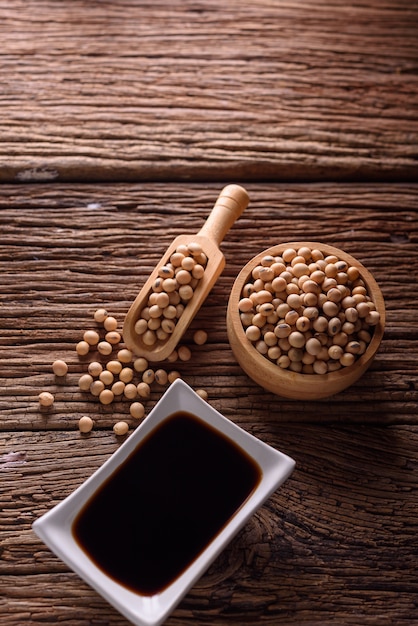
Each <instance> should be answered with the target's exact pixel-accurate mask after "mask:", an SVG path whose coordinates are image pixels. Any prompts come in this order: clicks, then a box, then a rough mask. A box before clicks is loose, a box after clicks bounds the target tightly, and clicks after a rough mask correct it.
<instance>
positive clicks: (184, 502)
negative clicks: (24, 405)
mask: <svg viewBox="0 0 418 626" xmlns="http://www.w3.org/2000/svg"><path fill="white" fill-rule="evenodd" d="M260 478H261V469H260V467H259V466H258V465H257V464H256V463H255V462H254V461H253V460H252V459H251V458H250V457H249V456H248V455H247V454H246V453H245V452H244V451H243V450H242V449H241V448H240V447H238V446H237V445H236V444H235V443H234V442H233V441H231V440H230V439H228V438H227V437H224V436H223V435H222V434H220V433H218V432H217V431H215V430H214V429H212V428H211V427H210V426H209V425H207V424H205V423H204V422H202V421H201V420H199V419H198V418H197V417H195V416H194V415H192V414H190V413H187V412H178V413H174V414H173V415H171V416H169V417H168V418H167V419H166V420H165V421H164V422H162V423H161V424H160V425H159V426H158V427H157V428H156V429H154V430H153V431H152V432H151V433H150V434H149V435H148V437H147V438H146V439H144V440H143V441H142V442H141V443H140V444H138V446H137V448H136V449H135V451H134V452H132V453H131V455H130V456H129V457H128V458H127V459H126V461H125V462H124V463H123V464H122V465H121V466H120V467H119V468H118V469H117V470H116V471H115V472H114V473H113V474H112V475H111V476H110V477H109V478H108V480H107V481H106V483H105V484H103V485H102V486H101V487H100V489H99V490H98V491H97V492H96V493H95V494H94V495H93V496H92V497H91V499H90V500H89V502H87V504H86V505H85V506H84V508H83V510H82V511H81V512H80V513H79V515H78V516H77V518H76V519H75V521H74V524H73V535H74V537H75V539H76V541H77V542H78V544H79V545H80V546H81V547H82V548H83V550H84V551H85V552H86V553H88V555H89V556H90V558H92V560H93V561H94V562H95V563H96V565H97V566H98V567H99V568H100V569H101V570H102V571H104V572H105V573H106V574H107V575H108V576H110V577H111V578H113V579H114V580H116V581H117V582H118V583H120V584H122V585H123V586H125V587H127V588H128V589H130V590H132V591H134V592H136V593H139V594H141V595H153V594H155V593H158V592H160V591H162V590H163V589H164V588H166V587H167V586H168V585H169V584H170V583H172V582H173V581H174V580H175V579H176V578H177V577H178V576H179V575H180V574H181V573H182V572H183V571H184V570H185V569H186V568H187V567H188V565H190V563H191V562H192V561H193V560H194V559H195V558H196V557H197V556H198V555H199V554H200V553H201V552H202V551H203V549H204V548H205V547H206V546H207V545H208V543H209V542H210V541H211V540H212V539H213V538H214V537H215V535H216V534H217V533H219V531H220V530H221V529H222V528H223V527H224V526H225V524H226V523H227V522H228V520H229V519H230V518H231V517H232V516H233V514H234V513H235V512H236V510H237V509H238V508H239V507H240V506H241V504H242V503H243V502H244V501H245V500H246V499H247V498H248V496H249V495H250V494H251V493H252V492H253V490H254V489H255V487H256V486H257V484H258V483H259V481H260Z"/></svg>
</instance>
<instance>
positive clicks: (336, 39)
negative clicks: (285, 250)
mask: <svg viewBox="0 0 418 626" xmlns="http://www.w3.org/2000/svg"><path fill="white" fill-rule="evenodd" d="M0 34H1V41H2V46H1V63H0V81H1V85H2V89H1V93H0V112H1V115H0V181H2V182H7V181H9V182H13V181H16V182H27V181H34V182H36V181H52V180H56V181H57V180H60V181H75V182H77V181H87V182H91V181H110V180H113V181H115V180H124V181H129V180H130V181H138V180H160V181H161V180H190V179H191V178H193V179H194V180H216V181H219V180H229V179H230V178H234V179H235V180H239V179H240V180H245V181H248V180H253V181H254V180H265V181H267V180H273V181H279V180H285V181H287V180H321V179H328V180H329V179H333V180H344V179H345V180H347V179H351V180H358V179H363V180H364V179H368V180H382V181H387V180H389V179H396V180H407V179H408V180H415V179H416V178H417V173H418V168H417V150H416V146H417V143H418V108H417V103H418V98H417V94H418V78H417V59H418V46H417V41H418V3H417V2H416V1H411V0H385V2H381V0H368V1H367V2H351V3H349V4H347V2H345V0H333V1H332V2H331V3H330V2H329V1H326V2H325V1H324V0H322V1H321V0H319V1H318V0H315V1H314V0H306V1H305V2H303V3H302V2H300V1H299V0H289V1H288V2H271V1H266V0H258V1H256V2H254V1H252V2H243V1H242V0H239V1H238V0H231V1H230V2H228V4H227V5H225V2H220V1H219V0H217V1H211V2H210V3H205V2H199V3H196V2H195V0H182V1H181V2H179V1H178V0H173V1H171V2H169V3H165V2H160V3H154V2H153V3H150V2H147V1H146V2H138V1H135V2H132V1H130V0H112V1H104V2H90V1H89V2H87V1H86V0H77V1H75V2H71V3H62V2H58V3H57V2H53V1H51V0H44V1H43V2H41V3H40V2H35V1H34V0H25V1H23V0H14V1H13V2H7V1H3V2H1V3H0Z"/></svg>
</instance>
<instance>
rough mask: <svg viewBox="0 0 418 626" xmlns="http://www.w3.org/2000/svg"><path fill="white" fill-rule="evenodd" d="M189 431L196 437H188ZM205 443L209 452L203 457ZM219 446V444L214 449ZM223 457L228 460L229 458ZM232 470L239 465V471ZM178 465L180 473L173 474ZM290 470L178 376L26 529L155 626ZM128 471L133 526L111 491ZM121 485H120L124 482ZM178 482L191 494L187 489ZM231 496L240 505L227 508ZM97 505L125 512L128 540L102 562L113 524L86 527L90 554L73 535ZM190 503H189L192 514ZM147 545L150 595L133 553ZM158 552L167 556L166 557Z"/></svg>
mask: <svg viewBox="0 0 418 626" xmlns="http://www.w3.org/2000/svg"><path fill="white" fill-rule="evenodd" d="M182 420H183V421H182ZM181 424H183V427H181ZM178 428H180V429H181V428H186V430H182V431H181V430H180V431H178V433H179V436H178V437H176V429H178ZM170 429H171V430H170ZM164 432H165V433H166V435H165V438H166V440H168V438H169V445H166V447H165V448H163V447H162V448H159V443H158V442H159V441H162V440H163V433H164ZM195 432H196V437H197V438H194V437H195V435H194V434H193V433H195ZM173 433H174V436H173ZM185 433H186V434H187V433H189V434H188V435H187V437H189V439H187V437H185V436H184V435H185ZM206 442H208V443H207V446H208V449H207V452H208V454H206V456H205V447H206ZM210 442H212V444H213V445H214V446H215V447H214V448H213V449H212V448H210V447H209V446H210V445H212V444H211V443H210ZM166 444H167V441H166ZM183 444H184V445H183ZM187 445H188V448H187ZM218 445H219V446H221V448H220V449H219V450H218V447H217V446H218ZM150 446H151V447H150ZM224 448H225V455H226V456H225V463H227V464H228V463H231V464H236V471H235V479H234V480H235V483H234V482H233V479H232V478H231V480H230V481H229V482H228V479H227V478H228V476H229V474H231V476H232V477H233V476H234V470H232V471H231V472H229V471H227V472H225V471H224V470H222V462H223V461H222V458H223V454H224V452H222V450H223V449H224ZM147 451H148V452H147ZM214 452H216V454H214ZM189 453H190V455H189ZM230 454H231V455H232V456H231V458H230V457H229V456H228V455H230ZM176 455H177V456H176ZM183 457H187V463H189V464H190V465H189V466H188V465H186V461H185V460H184V463H183ZM213 457H215V458H214V459H213V462H212V467H207V466H208V464H209V463H208V459H212V458H213ZM232 458H233V459H234V460H233V461H232V460H231V459H232ZM134 462H135V463H140V464H139V465H136V466H135V468H136V469H137V471H136V472H134V471H133V470H132V467H133V466H132V463H134ZM215 462H216V466H215ZM141 463H142V465H141ZM240 464H242V466H243V468H244V469H243V472H244V473H243V474H241V465H240ZM177 465H178V467H179V470H178V472H179V475H178V476H176V472H177V470H176V468H177ZM294 466H295V462H294V460H293V459H291V458H290V457H288V456H287V455H285V454H283V453H281V452H279V451H278V450H275V449H274V448H272V447H271V446H268V445H267V444H265V443H264V442H262V441H260V440H259V439H257V438H256V437H254V436H252V435H250V434H249V433H247V432H246V431H244V430H243V429H242V428H240V427H239V426H237V425H236V424H234V423H233V422H232V421H231V420H229V419H227V418H225V417H224V416H222V415H221V414H220V413H219V412H218V411H216V410H215V409H213V408H212V407H211V406H210V405H209V404H208V403H207V402H206V401H204V400H202V399H201V398H200V397H199V396H198V395H197V394H196V393H195V392H194V391H193V390H192V389H191V388H190V387H189V386H188V385H187V384H186V383H185V382H183V381H182V380H180V379H179V380H176V381H175V382H174V383H173V384H172V385H171V386H170V387H169V388H168V390H167V391H166V392H165V394H164V395H163V396H162V398H161V399H160V400H159V402H158V403H157V404H156V405H155V407H154V408H153V409H152V411H151V412H150V413H149V415H148V417H146V418H145V419H144V421H143V422H142V423H141V424H140V425H139V426H138V427H137V428H136V430H135V431H134V432H133V433H132V434H131V435H130V437H129V438H128V439H127V440H126V441H125V442H124V443H123V444H122V445H121V446H120V448H119V449H118V450H117V451H116V452H115V453H114V454H113V455H112V456H111V457H110V458H109V459H108V460H107V461H106V462H105V463H104V464H103V465H102V466H101V467H100V468H99V469H98V470H97V471H96V472H95V473H94V474H93V475H92V476H91V477H90V478H88V479H87V480H86V481H85V482H84V483H83V484H82V485H81V486H80V487H78V489H76V490H75V491H74V492H73V493H72V494H71V495H69V496H68V497H67V498H66V499H65V500H63V501H62V502H61V503H59V504H58V505H57V506H55V507H54V508H53V509H51V510H50V511H48V512H47V513H45V514H44V515H43V516H42V517H40V518H39V519H37V520H36V521H35V522H34V523H33V530H34V531H35V533H36V534H37V535H38V537H39V538H40V539H42V540H43V541H44V543H45V544H46V545H47V546H48V547H49V548H50V549H51V550H52V551H53V552H54V553H55V554H56V555H57V556H58V557H59V558H61V559H62V561H64V562H65V563H66V564H67V565H68V566H69V567H70V568H71V569H72V570H73V571H74V572H76V573H77V574H78V575H79V576H80V577H81V578H82V579H84V580H85V581H86V582H87V583H88V584H89V585H90V586H91V587H93V588H94V589H95V590H96V591H97V592H98V593H100V594H101V595H102V596H103V597H104V598H105V599H106V600H107V601H108V602H109V603H110V604H111V605H113V606H114V607H115V608H116V609H117V610H118V611H119V612H120V613H121V614H122V615H124V616H125V617H126V618H127V619H128V620H130V621H131V622H132V623H133V624H135V625H136V626H159V625H160V624H162V623H163V622H164V620H165V619H166V618H167V617H168V615H169V614H170V613H171V612H172V611H173V609H174V608H175V606H176V605H177V604H178V603H179V602H180V600H181V599H182V598H183V596H184V595H185V594H186V593H187V591H188V590H189V589H190V588H191V587H192V585H193V584H194V583H195V582H196V580H197V579H198V578H199V577H200V576H201V575H202V574H203V573H204V572H205V570H206V569H207V568H208V567H209V565H210V564H211V563H212V562H213V561H214V560H215V558H216V557H217V556H218V555H219V553H220V552H221V551H222V550H223V548H224V547H225V546H226V545H227V544H228V543H229V542H230V540H231V539H232V538H233V537H234V536H235V535H236V534H237V532H238V531H239V530H240V529H241V528H242V527H243V526H244V524H245V523H246V521H247V520H248V519H249V517H250V516H251V515H252V514H253V513H254V512H255V511H256V510H257V509H258V508H259V507H260V506H261V505H262V504H263V502H264V501H265V500H266V499H267V498H268V497H269V496H270V495H271V494H272V493H273V492H274V491H275V490H276V489H277V488H278V487H279V486H280V485H281V484H282V483H283V482H284V481H285V480H286V479H287V478H288V477H289V475H290V474H291V473H292V471H293V469H294ZM161 467H162V468H164V471H165V474H163V476H162V478H161V477H160V478H159V479H158V480H159V482H157V483H156V482H155V479H156V475H157V474H159V473H160V468H161ZM215 467H216V469H219V468H221V469H220V471H219V472H218V474H219V475H218V476H216V475H217V472H216V471H213V469H214V468H215ZM225 467H228V468H229V465H225V466H224V469H225ZM144 468H145V470H144ZM247 470H248V471H247ZM128 471H129V475H130V476H132V479H133V480H136V481H137V482H136V483H135V485H134V487H133V491H134V493H132V499H133V498H134V497H135V505H134V506H135V507H136V509H137V513H136V514H135V519H131V517H132V516H131V515H128V514H126V511H125V513H123V510H124V501H126V493H123V490H122V491H120V490H119V487H118V484H122V483H120V480H121V479H122V477H123V476H124V474H123V472H125V474H126V472H128ZM182 472H183V473H182ZM246 474H247V478H248V480H249V482H248V484H247V486H246V487H245V486H243V485H241V482H244V476H245V475H246ZM241 475H242V476H243V481H241ZM173 476H174V478H173ZM185 476H186V480H184V477H185ZM251 476H252V478H251ZM190 477H193V481H194V482H193V483H192V482H190V480H189V478H190ZM118 481H119V483H118ZM148 481H149V482H150V484H151V485H152V489H153V493H152V494H151V493H149V492H148V491H147V488H148V487H147V482H148ZM173 481H177V482H173ZM125 482H126V481H125V480H124V482H123V484H125ZM189 483H190V484H189ZM183 484H184V492H183ZM186 484H187V485H188V489H189V490H190V491H186ZM156 485H157V486H158V488H157V489H156ZM173 485H174V486H173ZM166 486H168V489H169V493H165V494H164V493H162V492H161V491H162V490H163V489H165V488H166ZM115 487H116V489H115ZM193 488H194V491H193ZM110 489H113V491H112V493H113V496H112V498H113V497H115V498H116V500H117V499H118V497H119V496H118V495H116V496H115V493H116V494H121V495H120V498H121V499H120V501H119V502H114V501H113V500H110V501H109V500H106V498H109V497H110V496H109V494H110V491H109V490H110ZM243 489H244V491H243ZM245 489H246V491H245ZM228 490H229V491H228ZM237 493H241V495H237ZM218 494H219V507H220V510H219V516H218V517H217V518H216V519H215V518H213V519H212V520H211V523H209V526H206V530H205V532H206V535H202V533H201V532H200V530H201V527H202V529H203V528H204V527H205V521H206V520H207V519H209V521H210V519H211V517H212V512H213V510H214V509H217V507H218ZM196 495H198V496H199V497H196ZM236 497H237V498H238V500H237V501H236V502H234V498H236ZM122 498H125V500H122ZM100 499H101V500H102V504H103V507H102V509H100V510H101V511H102V512H103V511H105V512H106V510H107V511H112V516H113V517H112V519H113V521H114V520H115V519H116V517H115V515H116V514H117V512H118V511H121V515H125V517H123V518H122V519H121V527H123V528H126V534H125V536H124V537H122V538H121V540H120V544H119V545H118V550H117V551H114V552H115V554H114V555H113V556H109V550H108V546H109V545H110V544H111V542H113V543H114V542H115V541H117V537H116V535H115V528H114V527H113V525H112V524H110V525H109V524H108V523H107V520H106V519H101V518H100V519H101V522H102V523H101V524H100V525H95V526H91V527H90V530H91V531H92V529H96V528H97V536H96V533H95V532H94V535H95V537H94V542H95V546H94V548H93V546H92V545H90V544H88V541H87V539H86V538H85V536H84V539H83V537H82V535H80V528H83V525H84V526H86V524H88V523H89V522H88V521H86V520H88V516H89V515H90V514H93V513H94V512H95V511H96V509H97V506H98V504H97V503H98V502H99V501H100ZM221 500H222V502H223V504H221ZM158 503H162V504H158ZM178 503H180V504H178ZM189 503H193V506H194V509H193V507H192V506H190V505H189ZM206 503H207V506H208V507H209V508H208V509H207V511H205V510H203V511H201V507H202V506H203V507H205V506H206ZM155 506H157V509H155ZM158 506H160V509H158ZM231 506H232V510H231ZM222 507H223V508H222ZM225 507H226V509H225ZM228 507H229V509H228ZM221 509H222V510H221ZM97 511H98V509H97ZM151 511H154V514H155V515H156V517H155V518H153V517H152V516H151ZM115 512H116V513H115ZM147 516H148V517H149V525H148V527H147V526H144V527H143V528H146V532H145V533H144V531H143V530H142V532H141V523H142V520H145V522H144V523H146V520H147ZM222 516H224V517H222ZM189 517H190V519H189ZM139 520H140V521H141V523H139ZM96 521H97V519H96ZM91 523H93V522H91ZM176 524H177V526H176ZM187 524H189V527H190V529H191V530H190V529H188V530H185V531H184V533H182V532H181V528H182V527H183V525H184V527H185V528H187ZM154 527H158V528H159V530H158V531H157V530H156V531H155V537H154V538H153V536H152V535H153V529H154ZM176 528H177V530H179V529H180V534H184V537H183V538H179V537H177V536H176V535H174V536H172V535H170V532H174V531H172V529H176ZM99 529H100V532H102V530H101V529H104V530H103V532H104V533H105V534H104V535H102V534H100V532H99ZM193 529H195V530H197V538H196V542H195V543H194V544H192V545H191V546H190V547H189V546H187V548H188V549H189V548H190V549H189V552H190V554H189V556H187V558H186V557H184V558H186V561H185V562H183V561H181V564H180V565H179V561H175V558H177V557H174V556H173V555H174V554H175V552H176V551H175V549H174V546H176V547H178V545H180V546H181V545H182V544H181V541H188V539H187V537H189V536H192V535H193ZM106 533H108V536H107V535H106ZM208 533H209V534H208ZM144 534H145V535H146V537H145V541H144ZM141 535H142V536H141ZM157 538H158V544H159V545H158V546H157V545H155V546H154V547H153V546H152V542H153V541H155V542H157ZM163 540H164V541H165V542H166V543H164V541H163ZM167 541H168V542H169V543H167ZM83 542H84V543H83ZM199 542H200V543H199ZM147 544H149V545H150V546H151V549H150V551H149V554H150V555H153V554H154V552H153V550H154V549H155V554H156V557H155V559H153V566H154V565H155V562H156V563H157V567H156V568H155V572H154V574H153V576H154V582H153V583H150V586H149V588H146V586H147V580H146V578H147V572H148V570H147V562H148V561H146V558H145V557H144V559H143V563H141V554H142V552H141V550H144V554H145V552H146V550H147V549H148V548H147ZM160 544H161V545H160ZM177 544H178V545H177ZM171 546H172V547H173V550H171ZM90 548H91V549H90ZM157 548H158V549H157ZM162 549H164V551H165V552H164V553H162ZM94 550H96V552H95V551H94ZM117 553H119V554H122V555H123V558H122V557H121V559H120V562H118V567H119V570H118V571H119V573H120V570H121V568H123V567H124V564H125V563H126V568H127V571H128V570H129V569H130V571H131V573H130V574H128V579H127V580H124V581H122V579H121V577H120V576H119V575H117V574H115V571H116V570H117V568H116V569H115V570H114V571H112V569H111V567H110V565H109V563H110V564H112V563H113V564H114V561H112V560H111V559H114V558H116V559H117V558H118V556H117ZM158 553H160V556H159V557H158ZM165 553H166V554H167V559H165V558H164V554H165ZM184 553H185V551H184V550H183V549H182V550H180V555H179V558H180V559H182V558H183V555H184ZM102 558H103V559H104V560H102ZM147 558H150V556H148V557H147ZM106 559H110V560H109V561H106ZM158 559H160V561H159V560H158ZM170 559H172V560H173V559H174V563H171V566H172V567H174V570H172V571H171V573H170V572H168V571H167V572H164V571H163V570H164V569H165V567H166V561H167V563H168V562H169V561H170ZM129 563H130V565H131V567H130V568H129ZM108 565H109V566H108ZM136 567H137V569H138V577H139V578H140V577H141V576H142V577H143V579H144V581H145V582H144V583H143V584H144V585H145V587H141V584H142V583H140V582H138V585H137V586H136V584H135V583H133V582H132V580H133V579H134V578H135V576H136V570H135V568H136ZM141 567H142V570H143V571H142V574H140V571H141ZM167 567H169V566H168V565H167ZM160 570H161V572H160ZM149 571H150V570H149ZM173 572H174V573H173ZM160 573H161V577H160ZM129 575H130V576H131V579H129ZM150 577H151V574H150Z"/></svg>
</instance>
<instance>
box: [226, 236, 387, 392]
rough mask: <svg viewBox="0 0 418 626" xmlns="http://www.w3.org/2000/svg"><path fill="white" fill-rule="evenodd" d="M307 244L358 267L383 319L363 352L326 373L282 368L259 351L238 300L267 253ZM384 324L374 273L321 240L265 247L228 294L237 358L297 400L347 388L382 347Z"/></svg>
mask: <svg viewBox="0 0 418 626" xmlns="http://www.w3.org/2000/svg"><path fill="white" fill-rule="evenodd" d="M302 246H307V247H309V248H310V249H319V250H321V251H322V252H323V253H324V254H325V255H326V256H328V255H335V256H337V257H338V258H339V259H340V260H343V261H346V262H347V263H348V264H349V265H351V266H355V267H357V268H358V269H359V271H360V275H361V277H362V279H363V281H364V283H365V285H366V288H367V291H368V294H369V296H370V297H371V299H372V300H373V302H374V304H375V306H376V309H377V311H378V312H379V314H380V322H379V323H378V324H377V325H376V326H375V327H374V330H373V335H372V340H371V342H370V343H369V345H368V347H367V349H366V351H365V352H364V354H362V355H361V356H359V357H358V358H357V359H356V361H355V362H354V363H353V364H352V365H350V366H348V367H342V368H341V369H339V370H337V371H333V372H329V373H327V374H300V373H296V372H292V371H291V370H287V369H282V368H281V367H279V366H278V365H276V364H275V363H273V362H272V361H270V360H269V359H268V358H267V357H266V356H263V355H262V354H260V353H259V352H258V350H257V349H256V348H255V347H254V345H253V344H252V343H251V342H250V341H249V340H248V339H247V337H246V335H245V332H244V328H243V326H242V323H241V319H240V315H239V310H238V303H239V300H240V299H241V297H242V296H241V294H242V289H243V287H244V285H245V284H246V283H248V282H251V281H252V279H251V272H252V270H253V269H254V267H256V266H257V265H259V264H260V262H261V259H262V258H263V257H264V256H266V255H272V256H279V255H281V254H282V252H283V251H284V250H285V249H287V248H295V249H296V250H297V249H298V248H301V247H302ZM384 327H385V304H384V300H383V296H382V293H381V291H380V288H379V286H378V284H377V283H376V281H375V279H374V278H373V276H372V274H371V273H370V272H369V271H368V270H367V269H366V268H365V267H364V266H363V265H362V264H361V263H359V261H357V260H356V259H355V258H354V257H352V256H350V255H349V254H346V253H345V252H343V251H342V250H340V249H338V248H334V247H333V246H329V245H326V244H322V243H318V242H306V241H295V242H290V243H289V242H288V243H283V244H280V245H277V246H274V247H272V248H268V249H267V250H264V251H263V252H261V253H260V254H258V255H257V256H255V257H254V258H252V259H251V261H249V262H248V263H247V264H246V265H245V267H244V268H243V269H242V270H241V272H240V273H239V275H238V276H237V278H236V280H235V282H234V285H233V287H232V291H231V294H230V297H229V302H228V309H227V331H228V339H229V342H230V345H231V348H232V351H233V353H234V356H235V358H236V359H237V361H238V363H239V364H240V366H241V367H242V369H243V370H244V372H245V373H246V374H247V375H248V376H249V377H250V378H252V379H253V380H254V381H255V382H256V383H258V384H259V385H260V386H261V387H263V388H264V389H266V390H267V391H271V392H273V393H275V394H277V395H279V396H283V397H285V398H291V399H295V400H317V399H320V398H325V397H328V396H332V395H334V394H336V393H338V392H340V391H342V390H343V389H346V388H347V387H349V386H350V385H352V384H353V383H354V382H356V381H357V380H358V379H359V378H360V376H362V375H363V373H364V372H365V371H366V370H367V368H368V367H369V366H370V365H371V363H372V361H373V359H374V356H375V354H376V352H377V350H378V348H379V345H380V342H381V340H382V337H383V332H384Z"/></svg>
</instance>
